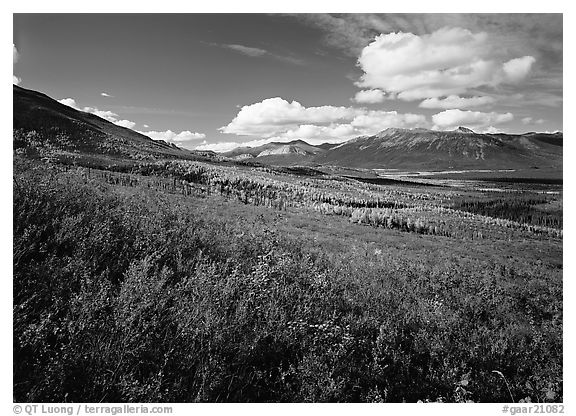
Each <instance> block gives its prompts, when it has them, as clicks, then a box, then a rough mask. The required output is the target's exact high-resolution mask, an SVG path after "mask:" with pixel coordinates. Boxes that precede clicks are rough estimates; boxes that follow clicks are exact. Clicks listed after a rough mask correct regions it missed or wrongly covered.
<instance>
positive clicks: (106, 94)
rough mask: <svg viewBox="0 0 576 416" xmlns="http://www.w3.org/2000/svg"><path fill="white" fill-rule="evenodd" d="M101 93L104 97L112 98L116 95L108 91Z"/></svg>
mask: <svg viewBox="0 0 576 416" xmlns="http://www.w3.org/2000/svg"><path fill="white" fill-rule="evenodd" d="M100 95H101V96H102V97H110V98H113V97H114V96H112V95H110V94H108V93H107V92H101V93H100Z"/></svg>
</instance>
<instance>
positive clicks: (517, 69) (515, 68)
mask: <svg viewBox="0 0 576 416" xmlns="http://www.w3.org/2000/svg"><path fill="white" fill-rule="evenodd" d="M534 62H536V59H535V58H534V57H533V56H523V57H522V58H515V59H511V60H509V61H508V62H506V63H505V64H504V65H502V69H503V70H504V74H506V78H507V80H508V81H510V82H520V81H522V80H523V79H524V78H526V77H527V76H528V74H529V73H530V70H531V69H532V65H533V64H534Z"/></svg>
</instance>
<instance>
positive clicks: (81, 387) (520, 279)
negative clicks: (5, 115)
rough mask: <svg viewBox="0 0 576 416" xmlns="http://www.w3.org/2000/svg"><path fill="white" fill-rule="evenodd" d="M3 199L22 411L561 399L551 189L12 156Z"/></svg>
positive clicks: (557, 256) (557, 252) (558, 224)
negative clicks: (64, 405) (9, 231)
mask: <svg viewBox="0 0 576 416" xmlns="http://www.w3.org/2000/svg"><path fill="white" fill-rule="evenodd" d="M20 136H21V135H19V136H18V138H19V140H20V139H22V137H20ZM22 140H24V139H22ZM25 140H28V141H34V137H26V138H25ZM20 154H23V152H20ZM86 166H90V167H86ZM13 186H14V190H13V192H14V198H13V209H14V211H13V212H14V218H13V234H14V247H13V249H14V251H13V253H14V256H13V262H14V305H13V306H14V325H13V328H14V329H13V331H14V332H13V337H14V397H15V400H16V401H20V402H26V401H28V402H73V401H80V402H125V401H136V402H221V401H228V402H255V401H257V402H266V401H274V402H278V401H281V402H300V401H314V402H319V401H328V402H402V401H407V402H415V401H418V400H422V401H445V402H466V401H474V402H509V401H520V400H522V401H532V402H556V401H562V400H563V388H562V378H563V375H562V323H563V315H562V297H563V294H562V188H561V186H557V185H546V186H536V185H533V184H515V183H501V184H499V185H498V189H496V190H494V189H490V190H486V189H484V188H486V186H485V184H483V183H479V182H478V183H476V184H472V185H470V186H469V187H446V186H423V185H422V183H413V184H412V185H410V184H409V183H408V184H407V183H398V184H394V183H393V181H392V182H391V183H384V184H377V183H376V184H375V183H369V182H366V181H359V180H355V179H353V178H347V177H342V176H338V175H330V174H322V173H321V172H317V171H314V170H313V169H302V170H298V169H282V168H273V167H261V166H260V167H259V166H250V165H247V164H243V163H206V162H199V161H175V160H172V161H158V162H154V161H140V162H134V163H126V164H122V165H119V164H117V165H108V164H102V165H95V164H89V163H86V164H85V166H84V167H79V166H74V165H67V164H63V163H52V162H51V161H46V160H45V161H39V160H31V159H29V158H25V157H24V156H19V155H15V156H14V184H13Z"/></svg>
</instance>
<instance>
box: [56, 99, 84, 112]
mask: <svg viewBox="0 0 576 416" xmlns="http://www.w3.org/2000/svg"><path fill="white" fill-rule="evenodd" d="M58 102H59V103H60V104H64V105H67V106H68V107H72V108H73V109H75V110H80V108H78V105H77V104H76V100H75V99H74V98H63V99H61V100H58ZM80 111H81V110H80Z"/></svg>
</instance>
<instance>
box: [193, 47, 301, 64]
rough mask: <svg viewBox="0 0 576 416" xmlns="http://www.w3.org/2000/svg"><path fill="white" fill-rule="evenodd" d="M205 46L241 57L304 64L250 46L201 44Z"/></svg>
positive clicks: (297, 59)
mask: <svg viewBox="0 0 576 416" xmlns="http://www.w3.org/2000/svg"><path fill="white" fill-rule="evenodd" d="M203 43H205V44H207V45H211V46H217V47H219V48H225V49H230V50H233V51H235V52H238V53H241V54H242V55H246V56H250V57H253V58H259V57H268V58H274V59H277V60H279V61H283V62H288V63H290V64H294V65H304V64H305V62H304V61H303V60H302V59H299V58H296V57H294V56H286V55H278V54H276V53H273V52H270V51H268V50H266V49H262V48H255V47H252V46H246V45H238V44H234V43H231V44H226V43H211V42H203Z"/></svg>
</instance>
